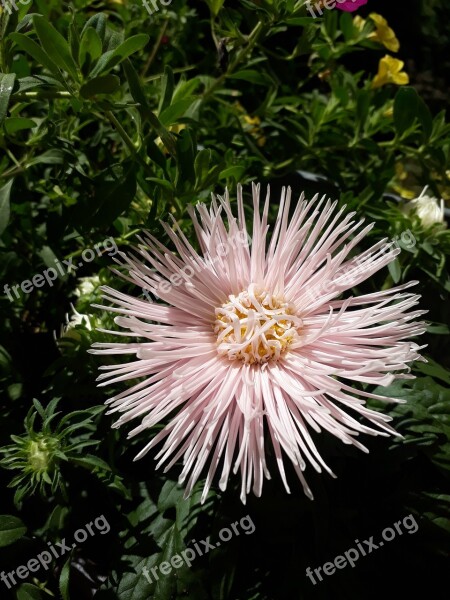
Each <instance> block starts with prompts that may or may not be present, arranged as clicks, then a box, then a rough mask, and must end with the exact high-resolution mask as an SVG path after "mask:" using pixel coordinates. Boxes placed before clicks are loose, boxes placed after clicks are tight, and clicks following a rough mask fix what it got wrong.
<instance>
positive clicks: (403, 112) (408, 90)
mask: <svg viewBox="0 0 450 600" xmlns="http://www.w3.org/2000/svg"><path fill="white" fill-rule="evenodd" d="M418 101H419V96H418V95H417V92H416V90H415V89H414V88H412V87H402V88H400V89H399V90H398V92H397V95H396V96H395V100H394V125H395V129H396V131H397V134H398V135H399V136H402V135H403V134H404V133H405V131H406V130H407V129H409V128H410V127H411V126H412V125H413V123H414V121H415V119H416V116H417V107H418Z"/></svg>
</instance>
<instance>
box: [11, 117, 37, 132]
mask: <svg viewBox="0 0 450 600" xmlns="http://www.w3.org/2000/svg"><path fill="white" fill-rule="evenodd" d="M3 126H4V128H5V131H6V133H7V134H8V135H12V134H13V133H16V132H17V131H23V130H24V129H33V128H34V127H37V123H36V122H35V121H33V119H26V118H25V117H10V118H9V119H6V120H5V123H4V125H3Z"/></svg>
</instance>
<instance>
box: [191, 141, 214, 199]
mask: <svg viewBox="0 0 450 600" xmlns="http://www.w3.org/2000/svg"><path fill="white" fill-rule="evenodd" d="M210 161H211V150H208V148H204V149H203V150H200V152H199V153H198V154H197V156H196V157H195V163H194V170H195V189H200V188H201V187H202V183H203V181H204V180H205V179H206V176H207V175H208V170H209V164H210Z"/></svg>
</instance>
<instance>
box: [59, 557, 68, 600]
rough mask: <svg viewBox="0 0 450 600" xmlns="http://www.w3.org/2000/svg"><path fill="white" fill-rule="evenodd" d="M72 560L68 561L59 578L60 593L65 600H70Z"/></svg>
mask: <svg viewBox="0 0 450 600" xmlns="http://www.w3.org/2000/svg"><path fill="white" fill-rule="evenodd" d="M69 575H70V558H68V559H67V560H66V562H65V563H64V566H63V568H62V570H61V575H60V576H59V591H60V592H61V596H62V599H63V600H70V596H69Z"/></svg>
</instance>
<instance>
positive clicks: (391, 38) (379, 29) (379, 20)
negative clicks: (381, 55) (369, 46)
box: [368, 13, 400, 52]
mask: <svg viewBox="0 0 450 600" xmlns="http://www.w3.org/2000/svg"><path fill="white" fill-rule="evenodd" d="M369 18H370V19H372V21H373V22H374V23H375V26H376V29H375V31H372V33H370V34H369V35H368V38H369V39H370V40H374V41H375V42H379V43H380V44H383V46H385V47H386V48H387V49H388V50H390V51H391V52H398V49H399V48H400V42H399V41H398V39H397V37H396V35H395V33H394V30H393V29H391V28H390V27H389V25H388V22H387V21H386V19H385V18H384V17H382V16H381V15H379V14H377V13H370V15H369Z"/></svg>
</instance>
